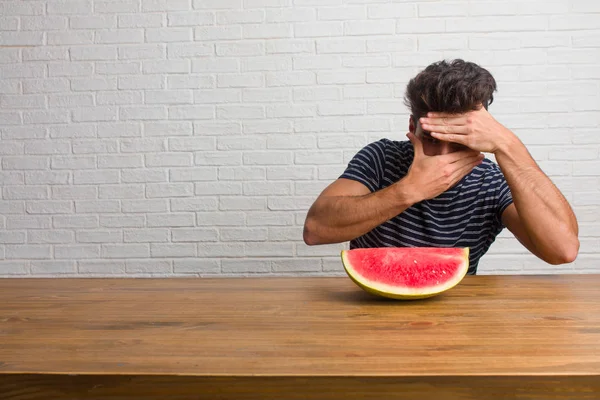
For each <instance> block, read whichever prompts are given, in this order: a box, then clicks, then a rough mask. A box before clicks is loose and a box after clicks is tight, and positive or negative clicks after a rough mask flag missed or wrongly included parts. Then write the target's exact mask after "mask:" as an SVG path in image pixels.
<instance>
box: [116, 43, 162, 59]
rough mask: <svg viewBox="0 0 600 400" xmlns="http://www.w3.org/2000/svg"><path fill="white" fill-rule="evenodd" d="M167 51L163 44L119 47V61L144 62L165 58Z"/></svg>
mask: <svg viewBox="0 0 600 400" xmlns="http://www.w3.org/2000/svg"><path fill="white" fill-rule="evenodd" d="M166 54H167V50H166V47H165V45H163V44H144V45H126V46H120V47H119V59H121V60H146V59H151V60H155V59H160V58H165V57H166Z"/></svg>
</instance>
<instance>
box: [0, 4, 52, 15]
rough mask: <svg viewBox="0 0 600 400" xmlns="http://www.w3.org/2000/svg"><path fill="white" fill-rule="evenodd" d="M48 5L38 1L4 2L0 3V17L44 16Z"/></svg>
mask: <svg viewBox="0 0 600 400" xmlns="http://www.w3.org/2000/svg"><path fill="white" fill-rule="evenodd" d="M45 8H46V5H45V4H43V3H39V2H37V1H3V2H2V3H0V15H5V16H8V15H14V16H23V15H42V14H44V11H45Z"/></svg>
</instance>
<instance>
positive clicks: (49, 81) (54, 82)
mask: <svg viewBox="0 0 600 400" xmlns="http://www.w3.org/2000/svg"><path fill="white" fill-rule="evenodd" d="M68 91H69V81H68V80H67V79H64V78H46V79H28V80H26V81H24V82H23V93H24V94H31V93H57V92H68ZM4 121H5V120H4Z"/></svg>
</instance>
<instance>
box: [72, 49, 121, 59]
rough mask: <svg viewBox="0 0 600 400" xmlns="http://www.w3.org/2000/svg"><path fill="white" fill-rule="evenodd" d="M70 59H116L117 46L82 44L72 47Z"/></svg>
mask: <svg viewBox="0 0 600 400" xmlns="http://www.w3.org/2000/svg"><path fill="white" fill-rule="evenodd" d="M70 54H71V60H75V61H103V60H116V59H117V48H116V47H113V46H98V45H96V46H82V47H72V48H71V50H70Z"/></svg>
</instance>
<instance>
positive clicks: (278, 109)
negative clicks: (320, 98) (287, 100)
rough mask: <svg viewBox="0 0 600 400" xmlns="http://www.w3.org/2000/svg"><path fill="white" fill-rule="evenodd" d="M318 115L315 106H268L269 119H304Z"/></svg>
mask: <svg viewBox="0 0 600 400" xmlns="http://www.w3.org/2000/svg"><path fill="white" fill-rule="evenodd" d="M316 114H317V110H316V107H315V106H314V105H308V104H307V105H291V106H268V107H267V117H269V118H296V117H297V118H302V117H314V116H316Z"/></svg>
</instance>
